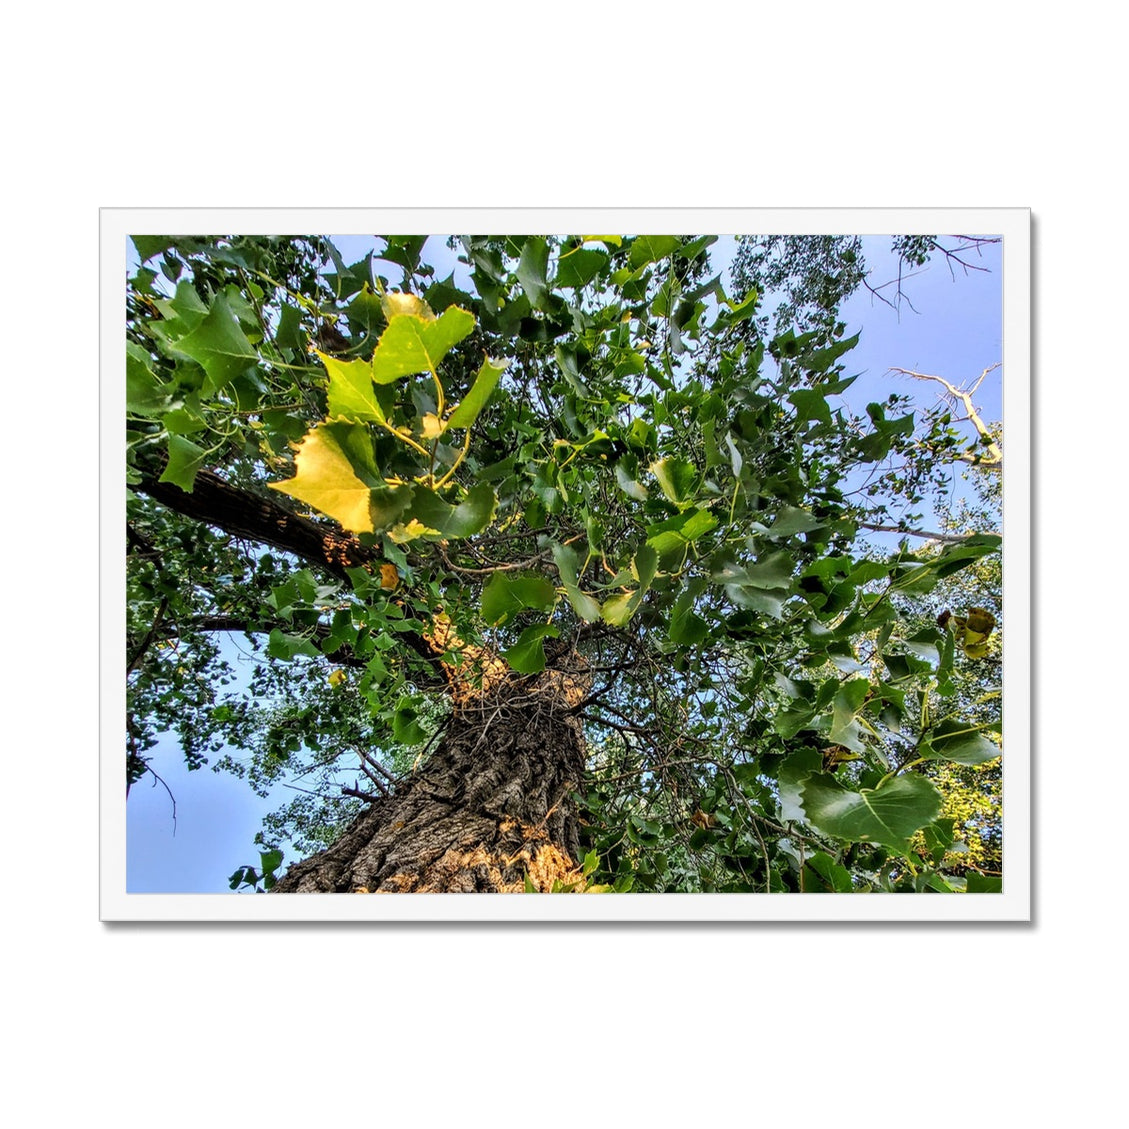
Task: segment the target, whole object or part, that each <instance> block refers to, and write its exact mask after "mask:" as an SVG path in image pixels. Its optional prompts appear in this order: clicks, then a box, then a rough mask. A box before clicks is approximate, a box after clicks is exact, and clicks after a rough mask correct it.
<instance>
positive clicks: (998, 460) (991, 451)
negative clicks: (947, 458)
mask: <svg viewBox="0 0 1129 1129" xmlns="http://www.w3.org/2000/svg"><path fill="white" fill-rule="evenodd" d="M1001 363H1002V362H1000V361H997V362H996V363H995V364H994V365H989V366H988V368H986V369H985V370H984V371H983V372H982V373H981V374H980V376H979V377H978V378H977V380H976V382H975V383H974V384H973V385H972V386H971V387H970V388H961V387H959V386H957V385H955V384H952V383H950V382H949V381H947V380H946V379H945V378H944V377H943V376H935V375H933V374H931V373H924V372H914V371H913V369H906V368H897V367H894V368H890V369H888V370H887V371H888V372H896V373H898V374H900V375H901V376H908V377H912V378H913V379H914V380H931V381H933V382H935V383H936V384H940V385H941V386H942V387H943V388H944V389H945V391H946V392H947V393H948V395H949V397H950V398H951V399H952V400H953V401H954V402H956V401H959V402H960V403H961V404H963V405H964V410H965V411H966V412H967V413H968V422H969V423H971V424H972V426H973V427H975V428H976V432H977V434H978V435H979V436H980V438H981V439H982V440H984V447H985V449H986V451H987V454H985V455H974V454H971V453H967V454H963V455H958V456H957V458H958V459H959V460H960V461H961V462H965V463H970V464H971V465H973V466H981V467H998V466H1002V465H1003V461H1004V455H1003V452H1002V451H1001V450H1000V448H999V445H998V444H997V443H996V441H995V439H994V438H993V437H992V433H991V432H990V431H989V430H988V428H987V426H986V425H985V423H984V421H983V420H982V419H981V418H980V413H979V411H977V409H976V405H975V404H973V402H972V396H973V393H975V391H976V390H977V389H978V388H979V387H980V385H981V384H982V383H983V382H984V378H985V377H986V376H987V375H988V373H990V372H994V371H995V370H996V369H998V368H999V367H1000V364H1001Z"/></svg>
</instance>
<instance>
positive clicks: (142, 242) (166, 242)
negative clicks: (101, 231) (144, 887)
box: [129, 235, 238, 873]
mask: <svg viewBox="0 0 1129 1129" xmlns="http://www.w3.org/2000/svg"><path fill="white" fill-rule="evenodd" d="M129 238H130V240H131V242H132V243H133V245H134V247H136V248H137V257H138V259H139V260H140V261H141V262H143V263H147V262H148V261H149V260H150V259H151V258H153V257H154V256H155V255H159V254H161V252H162V251H167V250H168V249H169V248H170V247H175V246H176V236H175V235H131V236H130V237H129ZM237 873H238V872H237Z"/></svg>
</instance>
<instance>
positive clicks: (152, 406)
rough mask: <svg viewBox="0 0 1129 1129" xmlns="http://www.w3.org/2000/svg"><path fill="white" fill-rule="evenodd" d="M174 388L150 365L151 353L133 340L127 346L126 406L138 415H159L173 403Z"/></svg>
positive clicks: (129, 410)
mask: <svg viewBox="0 0 1129 1129" xmlns="http://www.w3.org/2000/svg"><path fill="white" fill-rule="evenodd" d="M172 392H173V389H172V388H171V387H170V386H169V385H167V384H165V383H163V382H162V380H161V379H160V377H158V376H157V374H156V373H155V372H153V370H152V369H151V368H150V367H149V355H148V354H147V353H146V352H145V350H144V349H142V348H141V346H140V345H137V344H135V343H134V342H132V341H129V342H127V343H126V347H125V408H126V411H127V412H131V413H132V414H133V415H136V416H149V417H152V416H159V415H161V414H162V413H163V412H166V411H168V409H169V407H170V405H171V404H172Z"/></svg>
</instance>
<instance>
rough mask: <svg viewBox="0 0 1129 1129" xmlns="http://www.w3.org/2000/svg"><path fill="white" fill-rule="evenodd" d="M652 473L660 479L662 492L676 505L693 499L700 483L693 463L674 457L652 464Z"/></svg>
mask: <svg viewBox="0 0 1129 1129" xmlns="http://www.w3.org/2000/svg"><path fill="white" fill-rule="evenodd" d="M651 473H652V474H653V475H654V476H655V478H657V479H658V481H659V486H660V487H662V492H663V493H664V494H665V495H666V496H667V497H668V498H669V499H670V500H671V501H672V502H673V503H674V504H675V505H680V504H681V503H684V502H687V501H689V500H690V499H692V498H693V496H694V491H695V488H696V486H697V483H698V472H697V470H696V469H695V467H694V464H693V463H691V462H687V461H686V460H685V459H679V458H674V457H673V456H671V457H667V458H665V459H658V460H657V461H656V462H653V463H651Z"/></svg>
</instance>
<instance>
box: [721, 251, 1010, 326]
mask: <svg viewBox="0 0 1129 1129" xmlns="http://www.w3.org/2000/svg"><path fill="white" fill-rule="evenodd" d="M737 243H738V250H737V257H736V260H735V261H734V267H733V274H734V280H735V282H736V283H737V285H739V286H742V287H744V288H745V289H748V288H750V287H752V288H756V289H757V290H759V291H760V292H761V293H764V294H773V295H775V296H776V300H777V301H776V306H775V309H763V310H761V311H760V312H759V313H758V314H757V317H756V324H757V328H758V330H759V331H760V332H761V333H767V332H769V329H770V327H772V326H774V327H775V329H776V330H777V331H780V330H783V329H787V328H789V327H795V328H797V329H800V330H803V331H805V332H807V331H819V332H822V333H824V334H826V335H828V336H833V335H835V333H836V326H837V325H838V324H839V321H838V314H839V308H840V306H842V304H843V302H845V301H846V299H847V298H849V297H850V296H851V295H852V294H853V293H854V292H855V291H856V290H858V289H859V288H860V287H863V288H865V289H866V290H867V291H868V292H869V293H870V294H871V296H872V297H873V298H874V299H875V300H876V301H878V302H882V303H883V304H885V305H887V306H889V307H890V308H891V309H894V310H898V311H899V312H900V310H901V307H902V306H903V305H905V306H908V307H909V308H910V309H911V310H912V309H913V303H912V302H911V301H910V299H909V296H908V294H907V293H906V291H905V288H904V287H905V283H906V282H907V281H908V280H909V279H910V278H912V277H913V275H914V273H915V271H916V270H918V269H920V268H921V267H923V266H924V265H925V264H926V263H927V262H929V261H930V259H932V258H934V257H935V256H940V257H941V258H942V259H943V260H944V261H945V263H946V264H947V265H948V268H949V270H950V272H952V274H953V276H954V278H955V277H956V275H957V273H958V272H961V273H963V274H968V273H969V272H970V271H983V270H987V267H986V266H984V264H983V263H980V262H977V261H976V260H977V259H978V258H980V257H981V256H982V254H983V251H984V248H985V247H987V246H989V245H990V244H993V243H999V238H998V237H996V236H984V235H954V236H947V237H940V236H936V235H901V236H895V237H894V238H893V239H892V240H891V241H890V249H891V251H892V252H893V253H894V255H895V256H896V257H897V270H896V274H895V276H894V277H893V278H891V279H887V280H886V281H885V282H878V283H874V282H872V281H871V272H870V268H869V267H868V266H867V262H866V258H865V256H864V254H863V246H862V239H861V238H860V237H859V236H857V235H743V236H739V237H738V240H737ZM839 332H840V333H841V332H842V330H841V328H840V329H839Z"/></svg>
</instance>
